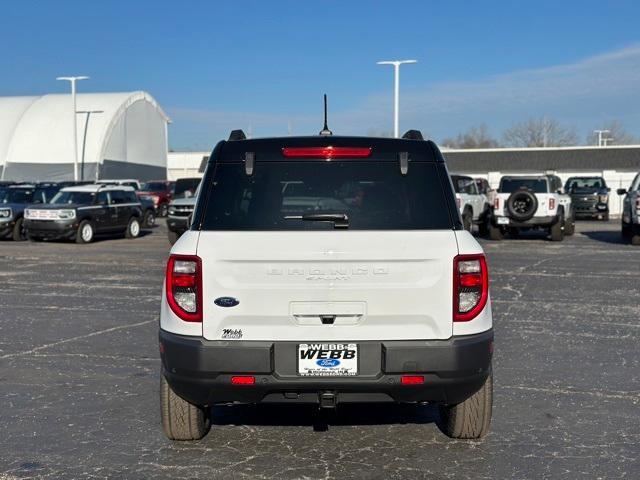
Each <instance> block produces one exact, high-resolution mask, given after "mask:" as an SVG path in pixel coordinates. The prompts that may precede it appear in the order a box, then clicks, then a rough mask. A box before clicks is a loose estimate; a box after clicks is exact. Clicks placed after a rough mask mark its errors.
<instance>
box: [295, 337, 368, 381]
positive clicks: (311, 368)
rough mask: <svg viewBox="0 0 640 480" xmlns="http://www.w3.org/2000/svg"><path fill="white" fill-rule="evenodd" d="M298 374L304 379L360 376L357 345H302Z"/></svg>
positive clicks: (300, 347) (299, 346)
mask: <svg viewBox="0 0 640 480" xmlns="http://www.w3.org/2000/svg"><path fill="white" fill-rule="evenodd" d="M298 374H299V375H301V376H303V377H352V376H354V375H358V345H356V344H355V343H301V344H300V345H298Z"/></svg>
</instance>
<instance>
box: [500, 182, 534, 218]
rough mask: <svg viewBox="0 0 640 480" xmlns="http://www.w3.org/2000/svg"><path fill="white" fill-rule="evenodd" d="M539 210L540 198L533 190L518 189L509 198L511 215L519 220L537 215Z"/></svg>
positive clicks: (508, 209)
mask: <svg viewBox="0 0 640 480" xmlns="http://www.w3.org/2000/svg"><path fill="white" fill-rule="evenodd" d="M537 210H538V199H537V198H536V195H535V193H533V192H532V191H531V190H527V189H522V190H517V191H515V192H513V193H512V194H511V195H510V196H509V198H508V199H507V212H509V216H510V217H511V218H512V219H514V220H517V221H519V222H526V221H527V220H529V219H530V218H531V217H533V216H534V215H535V213H536V211H537Z"/></svg>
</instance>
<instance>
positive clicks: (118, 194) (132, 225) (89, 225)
mask: <svg viewBox="0 0 640 480" xmlns="http://www.w3.org/2000/svg"><path fill="white" fill-rule="evenodd" d="M24 218H25V221H24V227H25V230H26V232H27V236H28V237H29V239H30V240H34V241H38V240H43V239H59V238H63V239H74V240H75V241H76V243H89V242H91V241H93V239H94V237H95V236H96V235H98V234H102V233H124V235H125V237H126V238H135V237H137V236H138V235H139V234H140V226H141V223H142V221H143V210H142V206H141V204H140V201H139V200H138V198H137V197H136V194H135V191H134V190H133V188H131V187H119V186H111V185H79V186H77V187H67V188H63V189H62V190H60V191H59V192H58V193H57V194H56V195H55V196H54V197H53V198H52V199H51V203H48V204H44V205H32V206H30V207H29V208H27V209H26V210H25V214H24Z"/></svg>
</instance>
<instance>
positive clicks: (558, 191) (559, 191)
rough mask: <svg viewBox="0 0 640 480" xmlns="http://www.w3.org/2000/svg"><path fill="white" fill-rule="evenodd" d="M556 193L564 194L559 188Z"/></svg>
mask: <svg viewBox="0 0 640 480" xmlns="http://www.w3.org/2000/svg"><path fill="white" fill-rule="evenodd" d="M556 193H557V194H558V195H562V194H563V193H564V192H563V191H562V189H561V188H559V189H558V190H556Z"/></svg>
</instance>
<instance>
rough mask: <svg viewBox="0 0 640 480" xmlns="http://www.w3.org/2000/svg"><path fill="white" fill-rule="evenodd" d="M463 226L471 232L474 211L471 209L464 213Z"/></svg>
mask: <svg viewBox="0 0 640 480" xmlns="http://www.w3.org/2000/svg"><path fill="white" fill-rule="evenodd" d="M462 228H464V229H465V230H466V231H467V232H471V230H472V228H473V213H471V212H470V211H469V210H467V211H465V212H464V214H463V215H462Z"/></svg>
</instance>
